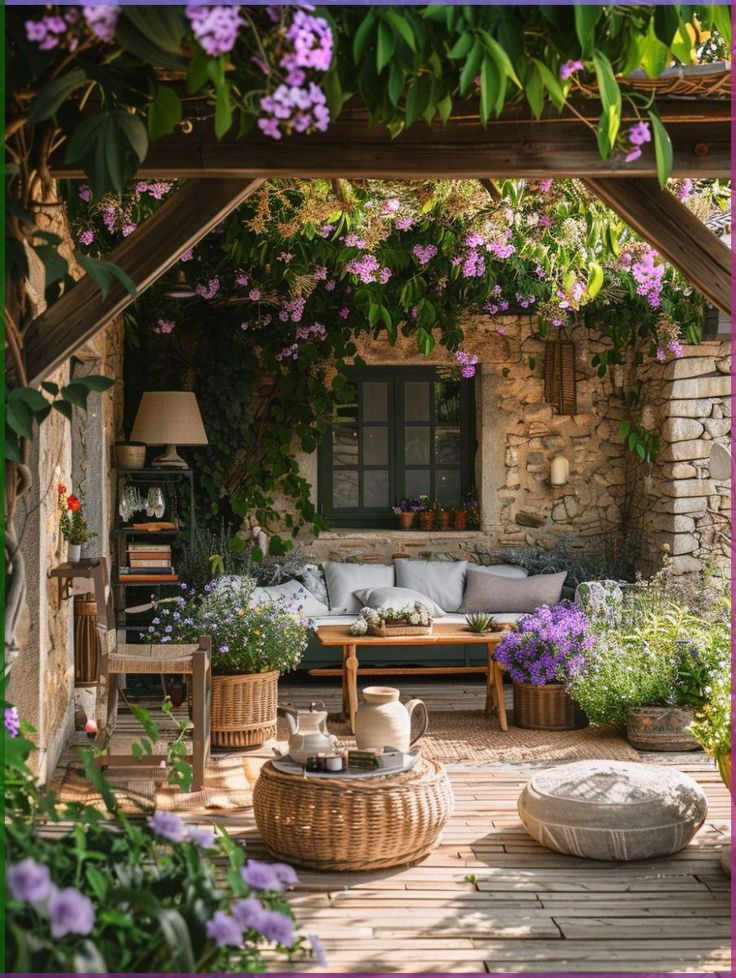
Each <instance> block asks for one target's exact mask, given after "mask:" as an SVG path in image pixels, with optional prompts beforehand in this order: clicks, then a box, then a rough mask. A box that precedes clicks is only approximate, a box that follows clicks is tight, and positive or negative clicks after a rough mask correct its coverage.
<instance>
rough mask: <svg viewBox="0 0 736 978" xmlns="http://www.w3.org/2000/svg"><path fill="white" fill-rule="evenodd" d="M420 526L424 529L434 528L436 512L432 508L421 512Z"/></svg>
mask: <svg viewBox="0 0 736 978" xmlns="http://www.w3.org/2000/svg"><path fill="white" fill-rule="evenodd" d="M419 526H420V527H421V529H422V530H433V529H434V513H433V512H432V510H428V511H427V512H424V513H420V514H419Z"/></svg>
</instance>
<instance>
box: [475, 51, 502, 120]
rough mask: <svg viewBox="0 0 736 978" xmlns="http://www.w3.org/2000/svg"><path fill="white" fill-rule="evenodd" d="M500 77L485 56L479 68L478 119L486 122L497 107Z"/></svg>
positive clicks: (488, 58) (491, 61) (489, 59)
mask: <svg viewBox="0 0 736 978" xmlns="http://www.w3.org/2000/svg"><path fill="white" fill-rule="evenodd" d="M500 86H501V76H500V75H499V73H498V70H497V68H496V65H495V63H494V62H493V60H492V59H491V58H490V57H488V55H486V57H485V58H483V63H482V64H481V67H480V118H481V121H482V122H483V123H486V122H488V119H489V118H490V115H491V112H492V111H493V109H494V108H496V107H497V101H498V98H499V88H500Z"/></svg>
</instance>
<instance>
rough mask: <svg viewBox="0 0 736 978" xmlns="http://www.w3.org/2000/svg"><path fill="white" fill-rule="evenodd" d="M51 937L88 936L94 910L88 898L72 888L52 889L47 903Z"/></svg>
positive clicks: (92, 923) (93, 919)
mask: <svg viewBox="0 0 736 978" xmlns="http://www.w3.org/2000/svg"><path fill="white" fill-rule="evenodd" d="M48 910H49V921H50V924H51V935H52V937H56V938H59V937H66V935H67V934H89V932H90V931H91V930H92V928H93V927H94V925H95V909H94V907H93V905H92V901H91V900H90V899H89V897H86V896H85V895H84V894H83V893H80V892H79V890H76V889H75V888H74V887H73V886H68V887H66V888H65V889H63V890H57V889H53V890H52V892H51V895H50V896H49V903H48Z"/></svg>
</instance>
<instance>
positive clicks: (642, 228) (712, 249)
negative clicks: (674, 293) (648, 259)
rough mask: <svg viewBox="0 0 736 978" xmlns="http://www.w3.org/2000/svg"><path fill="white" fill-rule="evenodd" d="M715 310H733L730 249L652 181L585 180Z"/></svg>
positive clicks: (673, 197)
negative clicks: (699, 292) (713, 306)
mask: <svg viewBox="0 0 736 978" xmlns="http://www.w3.org/2000/svg"><path fill="white" fill-rule="evenodd" d="M585 182H586V183H587V185H588V187H590V189H591V190H592V191H593V192H594V193H595V194H597V195H598V197H600V198H601V200H603V201H605V203H606V204H608V206H609V207H611V208H612V210H614V211H616V213H617V214H618V215H619V217H621V218H623V220H624V221H626V223H627V224H628V225H629V227H630V228H632V229H633V230H634V231H636V233H637V234H639V235H641V237H642V238H644V240H645V241H648V242H649V243H650V244H651V245H652V246H653V247H654V248H656V249H657V251H658V252H659V253H660V254H661V255H662V257H663V258H666V259H667V261H668V262H670V264H672V265H674V266H675V268H678V269H679V270H680V271H681V272H682V274H683V275H684V276H685V278H686V279H687V280H688V281H689V282H691V283H692V285H694V286H695V287H696V288H697V289H699V290H700V291H701V292H702V293H703V295H704V296H705V297H706V298H707V299H709V300H710V301H711V302H712V303H713V305H715V306H716V307H717V308H718V309H720V310H722V311H723V312H725V313H726V314H727V315H729V316H730V315H731V250H730V248H727V247H726V245H725V244H724V243H723V242H722V241H721V240H720V238H719V237H718V236H717V235H715V234H714V233H713V232H712V231H711V230H709V229H708V228H707V227H706V226H705V225H704V224H703V223H702V221H700V220H699V219H698V218H697V217H696V216H695V215H694V214H692V213H691V211H689V210H688V208H687V207H685V205H684V204H683V203H681V202H680V201H679V200H677V198H676V197H675V196H674V195H673V194H671V193H670V192H669V191H667V190H661V189H660V187H659V184H658V183H657V181H656V180H619V179H617V178H608V177H607V178H596V179H587V180H586V181H585Z"/></svg>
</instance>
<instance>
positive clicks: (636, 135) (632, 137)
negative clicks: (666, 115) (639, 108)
mask: <svg viewBox="0 0 736 978" xmlns="http://www.w3.org/2000/svg"><path fill="white" fill-rule="evenodd" d="M626 135H627V136H628V138H629V143H630V144H631V147H632V148H631V149H630V150H629V152H628V153H627V154H626V156H625V157H624V162H625V163H633V161H634V160H638V159H639V157H640V156H641V148H642V146H643V145H644V143H650V142H651V141H652V134H651V132H650V130H649V123H648V122H641V121H640V122H637V123H635V124H634V125H633V126H629V129H628V132H627V134H626Z"/></svg>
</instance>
